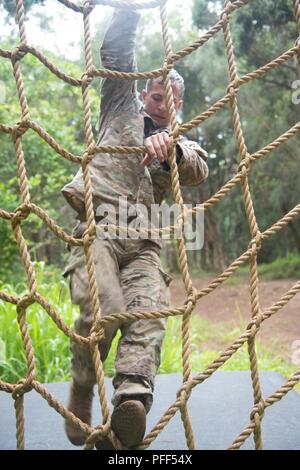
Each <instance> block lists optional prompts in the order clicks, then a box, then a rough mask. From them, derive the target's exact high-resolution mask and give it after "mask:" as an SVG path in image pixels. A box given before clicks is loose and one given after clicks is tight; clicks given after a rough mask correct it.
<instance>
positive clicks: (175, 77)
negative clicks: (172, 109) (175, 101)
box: [146, 69, 185, 99]
mask: <svg viewBox="0 0 300 470" xmlns="http://www.w3.org/2000/svg"><path fill="white" fill-rule="evenodd" d="M169 76H170V79H171V83H172V85H177V86H178V87H179V89H180V99H182V98H183V95H184V91H185V86H184V79H183V77H182V76H181V75H180V73H178V72H177V70H175V69H172V70H171V72H170V75H169ZM154 81H156V82H158V83H159V84H160V85H162V84H163V82H164V79H163V77H158V78H150V79H149V80H147V83H146V91H147V93H149V91H151V88H152V84H153V82H154Z"/></svg>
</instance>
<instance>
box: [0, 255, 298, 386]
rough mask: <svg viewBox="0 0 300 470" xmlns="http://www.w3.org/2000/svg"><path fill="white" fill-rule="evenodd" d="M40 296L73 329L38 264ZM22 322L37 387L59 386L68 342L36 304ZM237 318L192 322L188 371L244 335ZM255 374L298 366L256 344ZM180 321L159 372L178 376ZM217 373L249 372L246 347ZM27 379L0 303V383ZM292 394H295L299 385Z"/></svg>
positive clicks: (62, 285) (70, 315) (50, 278)
mask: <svg viewBox="0 0 300 470" xmlns="http://www.w3.org/2000/svg"><path fill="white" fill-rule="evenodd" d="M36 268H37V272H38V285H39V292H40V293H41V294H42V295H44V296H45V297H46V298H47V299H48V300H49V301H50V303H51V304H52V305H53V306H55V308H56V310H57V312H58V313H59V315H60V316H61V317H62V318H63V320H64V321H65V323H66V324H67V325H69V326H72V325H73V322H74V319H75V317H76V316H77V315H78V309H77V308H75V307H74V306H72V305H71V303H70V297H69V289H68V284H67V282H66V281H65V280H61V281H60V282H58V281H57V279H58V278H59V277H58V275H57V273H56V272H52V273H51V272H50V273H49V272H48V273H45V272H44V270H43V266H42V265H41V264H40V263H38V264H37V266H36ZM25 287H26V286H24V285H23V284H19V285H16V286H15V287H12V286H8V285H6V286H0V290H3V291H5V292H7V293H10V294H14V293H18V294H21V293H24V292H25V291H26V289H25ZM27 312H28V313H27V316H26V318H27V322H28V326H29V333H30V337H31V339H32V343H33V347H34V350H35V357H36V369H37V379H38V380H39V381H41V382H59V381H67V380H69V379H70V352H69V339H68V338H67V337H66V336H65V335H64V334H63V333H62V332H61V331H60V330H59V329H58V328H57V326H56V325H55V324H54V322H53V321H52V320H51V318H50V317H49V316H48V315H47V313H46V312H45V311H44V310H43V309H42V308H41V307H40V306H39V305H37V304H34V305H32V306H31V307H29V308H28V310H27ZM245 326H246V325H244V324H243V321H242V317H241V316H240V317H239V319H238V320H237V322H236V323H235V324H234V325H229V324H227V323H218V325H217V326H216V325H215V324H214V323H213V322H211V321H209V320H207V319H204V318H201V317H199V316H193V317H192V321H191V329H190V339H191V367H192V370H193V372H194V373H197V372H201V371H203V370H204V369H205V368H206V367H208V366H209V364H210V363H211V362H212V361H214V360H215V359H216V358H217V357H218V356H219V354H220V352H221V351H223V350H224V349H226V348H227V347H228V346H229V345H230V344H231V343H232V342H233V341H234V340H235V339H236V338H238V337H239V335H240V334H241V333H242V332H243V331H244V329H245ZM118 338H119V335H117V337H116V338H115V340H114V341H113V344H112V347H111V350H110V354H109V356H108V358H107V360H106V362H105V373H106V375H107V376H113V375H114V358H115V354H116V349H117V342H118ZM257 353H258V360H259V368H260V370H272V371H275V372H278V373H280V374H282V375H283V376H284V377H286V378H288V377H289V376H291V375H292V374H293V373H294V372H295V371H296V370H297V367H296V366H294V365H292V364H290V363H288V362H287V361H286V360H285V359H284V358H283V357H282V356H281V355H280V353H279V352H278V350H276V347H275V346H274V348H273V347H272V348H266V347H265V346H264V345H263V344H262V343H261V342H260V341H257ZM181 370H182V366H181V319H180V318H169V319H168V327H167V332H166V336H165V340H164V345H163V349H162V357H161V365H160V368H159V373H171V372H181ZM221 370H249V356H248V352H247V345H244V346H243V347H242V348H240V349H239V350H238V351H237V352H236V353H235V354H234V355H233V356H232V357H231V358H230V360H229V361H227V362H226V363H225V364H224V365H223V366H222V368H221ZM25 375H26V358H25V354H24V350H23V347H22V341H21V337H20V332H19V328H18V323H17V319H16V308H15V306H14V305H12V304H9V303H6V302H4V301H2V300H0V379H1V380H4V381H7V382H11V383H15V382H17V381H18V380H19V379H20V378H23V377H25ZM296 389H297V390H298V391H300V385H299V384H298V385H297V387H296Z"/></svg>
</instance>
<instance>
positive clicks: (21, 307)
mask: <svg viewBox="0 0 300 470" xmlns="http://www.w3.org/2000/svg"><path fill="white" fill-rule="evenodd" d="M34 302H35V292H30V293H29V294H26V295H23V297H21V298H20V300H18V303H17V313H18V315H19V316H20V315H23V313H24V311H25V310H26V309H27V308H28V307H29V306H30V305H32V304H34Z"/></svg>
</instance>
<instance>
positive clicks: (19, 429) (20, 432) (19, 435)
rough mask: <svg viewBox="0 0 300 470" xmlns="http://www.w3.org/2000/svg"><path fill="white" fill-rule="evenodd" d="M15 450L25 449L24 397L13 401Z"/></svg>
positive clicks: (18, 397)
mask: <svg viewBox="0 0 300 470" xmlns="http://www.w3.org/2000/svg"><path fill="white" fill-rule="evenodd" d="M14 407H15V415H16V441H17V449H18V450H24V449H25V420H24V395H21V396H17V397H16V398H15V399H14Z"/></svg>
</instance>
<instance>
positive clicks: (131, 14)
mask: <svg viewBox="0 0 300 470" xmlns="http://www.w3.org/2000/svg"><path fill="white" fill-rule="evenodd" d="M139 17H140V15H139V13H137V12H136V11H133V10H127V9H122V10H121V9H120V10H115V12H114V15H113V18H112V21H111V23H110V25H109V28H108V30H107V32H106V34H105V37H104V40H103V43H102V46H101V49H100V56H101V61H102V65H103V67H105V68H106V69H109V70H116V71H118V72H135V71H136V70H137V66H136V60H135V40H136V28H137V24H138V21H139ZM136 99H137V92H136V82H135V80H120V79H110V78H105V79H104V80H103V82H102V87H101V109H100V118H99V124H98V129H99V130H100V131H101V129H102V128H103V127H104V125H107V124H108V121H109V120H110V118H112V117H113V116H115V115H118V114H120V113H121V112H122V110H123V109H124V108H125V109H129V108H130V106H131V105H132V102H135V101H136Z"/></svg>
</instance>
